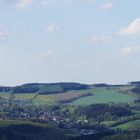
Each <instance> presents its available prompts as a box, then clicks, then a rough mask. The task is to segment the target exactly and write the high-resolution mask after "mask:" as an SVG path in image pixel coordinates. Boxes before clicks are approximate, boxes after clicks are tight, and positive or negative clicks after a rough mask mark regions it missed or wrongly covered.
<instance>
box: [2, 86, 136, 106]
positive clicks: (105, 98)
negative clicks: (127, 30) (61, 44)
mask: <svg viewBox="0 0 140 140" xmlns="http://www.w3.org/2000/svg"><path fill="white" fill-rule="evenodd" d="M85 93H92V94H93V95H91V96H87V97H82V98H79V99H76V100H74V101H73V102H72V103H71V104H72V105H90V104H97V103H111V102H113V103H132V102H133V101H134V100H135V99H136V97H135V96H132V95H131V94H127V93H123V92H122V91H120V90H118V89H116V88H115V89H107V88H94V89H89V90H77V91H69V92H66V93H57V94H49V95H37V93H26V94H25V93H19V94H18V93H17V94H14V97H15V98H16V99H22V100H28V99H32V101H33V104H35V105H44V104H46V105H48V104H54V103H57V102H59V101H65V100H68V99H72V98H74V97H78V96H79V95H81V94H85ZM36 95H37V96H36ZM0 97H3V98H6V99H8V98H9V97H10V93H0Z"/></svg>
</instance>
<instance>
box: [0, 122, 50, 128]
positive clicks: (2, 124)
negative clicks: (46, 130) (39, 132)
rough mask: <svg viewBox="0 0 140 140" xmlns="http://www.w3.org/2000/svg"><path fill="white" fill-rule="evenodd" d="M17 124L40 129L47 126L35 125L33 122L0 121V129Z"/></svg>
mask: <svg viewBox="0 0 140 140" xmlns="http://www.w3.org/2000/svg"><path fill="white" fill-rule="evenodd" d="M19 124H30V125H33V126H40V127H45V126H48V125H47V124H45V123H35V122H30V121H17V120H0V127H3V126H9V125H19Z"/></svg>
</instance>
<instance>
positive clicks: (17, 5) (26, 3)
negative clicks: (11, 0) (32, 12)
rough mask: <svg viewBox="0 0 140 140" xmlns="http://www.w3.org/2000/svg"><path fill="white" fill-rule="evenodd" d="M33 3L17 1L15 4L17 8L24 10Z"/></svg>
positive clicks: (32, 0) (30, 0)
mask: <svg viewBox="0 0 140 140" xmlns="http://www.w3.org/2000/svg"><path fill="white" fill-rule="evenodd" d="M33 3H34V0H18V1H17V3H16V7H17V8H26V7H29V6H31V5H32V4H33Z"/></svg>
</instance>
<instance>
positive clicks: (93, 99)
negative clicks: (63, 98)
mask: <svg viewBox="0 0 140 140" xmlns="http://www.w3.org/2000/svg"><path fill="white" fill-rule="evenodd" d="M89 92H90V93H92V94H93V95H92V96H89V97H84V98H80V99H77V100H75V101H73V102H72V103H71V104H73V105H90V104H97V103H112V102H113V103H132V102H133V101H134V100H135V99H136V97H135V96H132V95H131V94H124V93H122V92H121V91H119V90H117V89H107V88H96V89H93V90H90V91H89Z"/></svg>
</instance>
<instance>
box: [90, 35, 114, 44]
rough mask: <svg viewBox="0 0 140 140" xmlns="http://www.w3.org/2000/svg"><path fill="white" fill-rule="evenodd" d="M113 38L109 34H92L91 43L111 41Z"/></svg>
mask: <svg viewBox="0 0 140 140" xmlns="http://www.w3.org/2000/svg"><path fill="white" fill-rule="evenodd" d="M111 39H112V38H111V37H110V36H107V35H101V36H92V37H91V39H90V42H91V43H102V42H108V41H110V40H111Z"/></svg>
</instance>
